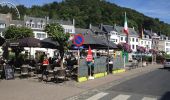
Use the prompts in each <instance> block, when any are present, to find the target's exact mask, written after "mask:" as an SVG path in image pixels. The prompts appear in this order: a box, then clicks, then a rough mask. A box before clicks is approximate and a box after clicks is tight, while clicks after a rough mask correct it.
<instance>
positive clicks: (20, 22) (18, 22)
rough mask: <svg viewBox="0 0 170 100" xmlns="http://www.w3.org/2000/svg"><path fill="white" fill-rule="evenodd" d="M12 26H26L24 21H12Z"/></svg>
mask: <svg viewBox="0 0 170 100" xmlns="http://www.w3.org/2000/svg"><path fill="white" fill-rule="evenodd" d="M10 24H14V25H19V24H20V25H22V26H24V21H22V20H12V21H10Z"/></svg>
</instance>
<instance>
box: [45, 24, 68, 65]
mask: <svg viewBox="0 0 170 100" xmlns="http://www.w3.org/2000/svg"><path fill="white" fill-rule="evenodd" d="M45 32H47V34H48V35H49V36H50V37H51V38H52V39H53V40H54V41H56V42H58V43H59V53H60V57H61V68H63V57H64V53H65V50H67V48H68V47H69V43H68V40H69V37H70V35H69V34H68V33H64V29H63V27H62V26H61V25H59V24H58V23H52V24H48V25H47V26H46V27H45Z"/></svg>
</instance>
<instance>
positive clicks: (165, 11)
mask: <svg viewBox="0 0 170 100" xmlns="http://www.w3.org/2000/svg"><path fill="white" fill-rule="evenodd" d="M0 1H12V2H13V3H15V4H24V5H25V6H27V7H31V6H32V5H43V4H45V3H49V2H53V1H58V2H60V1H62V0H0ZM107 1H110V2H113V3H115V4H117V5H119V6H122V7H127V8H132V9H135V10H137V11H139V12H141V13H143V14H145V15H147V16H150V17H154V18H159V19H160V20H162V21H164V22H166V23H169V24H170V10H169V9H170V2H169V0H107Z"/></svg>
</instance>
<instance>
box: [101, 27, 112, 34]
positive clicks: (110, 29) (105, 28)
mask: <svg viewBox="0 0 170 100" xmlns="http://www.w3.org/2000/svg"><path fill="white" fill-rule="evenodd" d="M101 27H102V29H103V31H105V32H107V33H109V32H111V31H114V27H113V26H111V25H102V26H101Z"/></svg>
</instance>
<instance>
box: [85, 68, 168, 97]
mask: <svg viewBox="0 0 170 100" xmlns="http://www.w3.org/2000/svg"><path fill="white" fill-rule="evenodd" d="M86 100H170V69H156V70H154V71H152V72H149V73H146V74H144V75H141V76H138V77H135V78H132V79H130V80H127V81H125V82H123V83H120V84H118V85H114V86H112V87H111V88H109V89H106V90H103V91H98V92H95V93H93V94H92V95H89V96H87V97H86Z"/></svg>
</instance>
